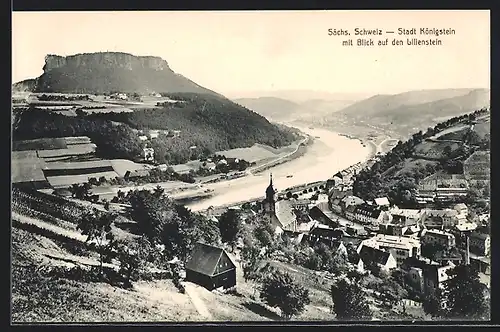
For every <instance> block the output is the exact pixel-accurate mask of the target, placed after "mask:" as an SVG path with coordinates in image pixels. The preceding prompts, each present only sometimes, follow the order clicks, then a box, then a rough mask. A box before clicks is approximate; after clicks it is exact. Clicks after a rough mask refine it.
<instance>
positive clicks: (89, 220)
mask: <svg viewBox="0 0 500 332" xmlns="http://www.w3.org/2000/svg"><path fill="white" fill-rule="evenodd" d="M115 217H116V216H115V215H113V214H111V213H103V212H100V211H98V210H97V209H95V208H94V209H92V210H88V211H86V212H84V214H83V215H82V217H81V218H80V220H79V222H78V225H77V229H78V230H80V231H81V232H82V234H83V235H87V240H86V242H91V241H93V242H94V243H95V244H96V246H97V252H98V253H99V268H100V271H101V274H102V272H103V270H102V267H103V263H104V260H105V259H106V258H107V257H109V255H110V254H111V251H112V248H113V246H114V236H113V233H111V225H112V223H113V221H114V220H115Z"/></svg>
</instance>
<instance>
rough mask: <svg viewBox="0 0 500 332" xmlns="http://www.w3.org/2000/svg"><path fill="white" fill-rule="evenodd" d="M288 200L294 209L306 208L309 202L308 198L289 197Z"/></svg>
mask: <svg viewBox="0 0 500 332" xmlns="http://www.w3.org/2000/svg"><path fill="white" fill-rule="evenodd" d="M289 202H290V204H291V205H292V207H293V208H294V209H296V210H307V207H308V206H309V204H310V203H311V201H310V200H308V199H290V200H289Z"/></svg>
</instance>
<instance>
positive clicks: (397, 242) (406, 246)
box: [357, 234, 421, 264]
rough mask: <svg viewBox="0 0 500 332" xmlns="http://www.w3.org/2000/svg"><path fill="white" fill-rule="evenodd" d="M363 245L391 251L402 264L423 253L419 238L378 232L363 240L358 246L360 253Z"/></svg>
mask: <svg viewBox="0 0 500 332" xmlns="http://www.w3.org/2000/svg"><path fill="white" fill-rule="evenodd" d="M363 246H368V247H372V248H376V249H381V250H385V251H387V252H390V253H391V254H392V255H393V256H394V258H395V259H396V261H397V262H398V264H401V263H402V262H403V261H404V260H405V259H407V258H409V257H419V256H420V254H421V244H420V241H419V240H418V239H414V238H410V237H405V236H394V235H385V234H377V235H376V236H374V237H372V238H369V239H366V240H363V241H362V242H361V244H360V245H359V247H358V250H357V251H358V253H359V252H360V251H361V249H362V247H363Z"/></svg>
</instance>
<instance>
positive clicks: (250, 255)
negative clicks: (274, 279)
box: [240, 242, 261, 281]
mask: <svg viewBox="0 0 500 332" xmlns="http://www.w3.org/2000/svg"><path fill="white" fill-rule="evenodd" d="M260 252H261V248H259V246H258V245H256V244H254V243H248V242H247V243H245V245H244V246H243V249H242V250H241V253H240V256H241V258H242V259H243V264H242V265H243V278H245V281H248V280H256V279H258V274H257V270H258V266H259V263H260V261H261V260H260Z"/></svg>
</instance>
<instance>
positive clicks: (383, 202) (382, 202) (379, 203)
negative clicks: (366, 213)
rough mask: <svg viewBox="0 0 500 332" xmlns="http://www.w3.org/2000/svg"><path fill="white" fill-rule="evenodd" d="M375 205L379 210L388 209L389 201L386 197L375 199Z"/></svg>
mask: <svg viewBox="0 0 500 332" xmlns="http://www.w3.org/2000/svg"><path fill="white" fill-rule="evenodd" d="M375 205H377V206H378V207H380V208H388V207H389V206H390V205H391V203H389V199H388V198H387V197H379V198H375Z"/></svg>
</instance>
